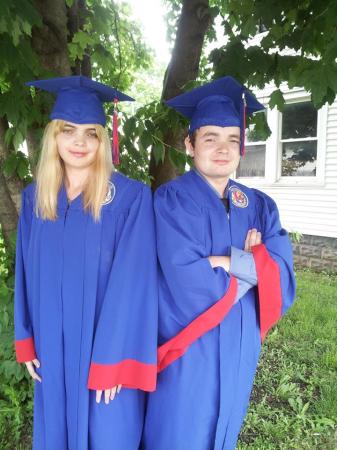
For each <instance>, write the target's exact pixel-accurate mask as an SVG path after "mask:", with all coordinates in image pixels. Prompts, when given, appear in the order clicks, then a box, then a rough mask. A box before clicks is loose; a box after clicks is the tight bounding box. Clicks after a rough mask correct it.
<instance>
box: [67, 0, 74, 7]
mask: <svg viewBox="0 0 337 450" xmlns="http://www.w3.org/2000/svg"><path fill="white" fill-rule="evenodd" d="M73 4H74V0H66V5H67V7H68V8H71V7H72V6H73Z"/></svg>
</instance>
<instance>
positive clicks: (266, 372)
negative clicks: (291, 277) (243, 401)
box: [237, 271, 337, 450]
mask: <svg viewBox="0 0 337 450" xmlns="http://www.w3.org/2000/svg"><path fill="white" fill-rule="evenodd" d="M297 283H298V289H297V300H296V302H295V304H294V306H293V307H292V308H291V310H290V311H289V312H288V313H287V315H286V316H285V317H284V318H283V320H282V321H281V322H280V324H279V325H278V326H277V327H276V328H275V329H274V330H273V331H272V332H271V333H270V335H269V336H268V338H267V339H266V342H265V343H264V345H263V349H262V354H261V359H260V364H259V368H258V372H257V376H256V379H255V385H254V389H253V393H252V398H251V404H250V408H249V411H248V415H247V417H246V421H245V425H244V427H243V429H242V431H241V435H240V439H239V443H238V447H237V449H238V450H248V449H249V450H313V449H317V450H337V275H336V274H335V275H331V274H330V275H329V274H324V273H321V274H317V273H313V272H310V271H300V272H298V273H297Z"/></svg>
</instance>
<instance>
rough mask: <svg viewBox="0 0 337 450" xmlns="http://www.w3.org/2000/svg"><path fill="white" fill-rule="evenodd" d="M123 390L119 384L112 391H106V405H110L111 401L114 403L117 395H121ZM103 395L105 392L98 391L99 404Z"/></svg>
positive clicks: (97, 399) (97, 400)
mask: <svg viewBox="0 0 337 450" xmlns="http://www.w3.org/2000/svg"><path fill="white" fill-rule="evenodd" d="M121 389H122V385H121V384H118V385H117V386H114V387H113V388H111V389H105V391H104V402H105V404H106V405H108V404H109V401H110V400H111V401H112V400H113V399H114V398H115V395H116V394H119V393H120V391H121ZM102 393H103V391H96V402H97V403H100V401H101V398H102Z"/></svg>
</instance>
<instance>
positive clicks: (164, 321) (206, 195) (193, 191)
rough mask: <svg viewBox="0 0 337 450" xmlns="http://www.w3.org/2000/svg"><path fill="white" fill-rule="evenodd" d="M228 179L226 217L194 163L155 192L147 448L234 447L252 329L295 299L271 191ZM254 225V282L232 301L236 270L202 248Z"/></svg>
mask: <svg viewBox="0 0 337 450" xmlns="http://www.w3.org/2000/svg"><path fill="white" fill-rule="evenodd" d="M229 183H230V186H229V202H230V215H229V218H228V216H227V213H226V210H225V208H224V205H223V204H222V203H221V201H220V200H219V198H218V197H217V196H216V194H215V193H214V191H213V190H212V188H211V187H210V186H209V185H208V184H207V183H206V182H205V181H204V180H203V179H202V178H201V177H200V176H199V175H197V174H196V172H194V171H191V172H188V173H186V174H185V175H183V176H181V177H179V178H177V179H176V180H174V181H171V182H169V183H167V184H165V185H163V186H161V187H160V188H159V189H158V190H157V192H156V195H155V215H156V228H157V248H158V256H159V261H160V273H159V283H160V284H159V339H160V347H159V351H158V365H159V371H160V373H159V375H158V384H157V390H156V392H154V393H151V394H150V395H149V400H148V406H147V416H146V422H145V428H144V435H143V448H144V449H146V450H172V449H174V450H189V449H193V450H211V449H215V450H220V449H226V450H233V449H234V448H235V445H236V441H237V437H238V434H239V431H240V427H241V425H242V422H243V419H244V416H245V413H246V410H247V407H248V403H249V396H250V392H251V389H252V385H253V379H254V374H255V371H256V366H257V362H258V357H259V353H260V346H261V338H263V337H264V335H265V333H266V332H267V331H268V329H269V328H270V327H271V326H272V325H273V324H274V323H275V322H276V321H277V320H278V318H279V317H280V316H281V315H282V314H284V312H285V311H286V310H287V308H288V307H289V306H290V305H291V303H292V302H293V299H294V292H295V281H294V275H293V269H292V251H291V244H290V242H289V239H288V236H287V233H286V232H285V231H284V230H283V229H282V228H281V225H280V222H279V215H278V211H277V207H276V205H275V203H274V201H273V200H272V199H271V198H270V197H268V196H267V195H265V194H263V193H262V192H260V191H258V190H255V189H249V188H247V187H245V186H243V185H241V184H238V183H236V182H234V181H232V180H230V181H229ZM254 227H255V228H257V229H258V230H260V231H261V232H262V238H263V244H261V245H259V246H256V248H254V252H253V255H254V259H255V265H256V269H257V277H258V287H257V288H255V287H254V288H252V289H249V290H248V292H247V293H246V294H245V295H244V296H243V297H242V298H241V299H240V300H239V301H238V302H237V303H235V299H236V294H237V289H236V287H237V283H236V280H235V279H234V278H233V277H231V276H230V275H229V274H228V273H227V272H226V271H225V270H223V269H222V268H220V267H218V268H215V269H212V267H211V265H210V263H209V261H208V259H207V257H208V256H210V255H230V248H231V246H234V247H236V248H238V249H243V248H244V242H245V238H246V235H247V232H248V229H250V228H254ZM220 304H222V306H220ZM216 317H217V320H216Z"/></svg>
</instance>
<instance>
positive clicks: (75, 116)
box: [26, 75, 134, 164]
mask: <svg viewBox="0 0 337 450" xmlns="http://www.w3.org/2000/svg"><path fill="white" fill-rule="evenodd" d="M26 85H27V86H34V87H37V88H40V89H43V90H44V91H48V92H51V93H53V94H56V101H55V103H54V106H53V109H52V111H51V113H50V116H49V117H50V119H61V120H66V121H69V122H73V123H77V124H86V123H92V124H100V125H103V126H105V125H106V116H105V112H104V109H103V105H102V103H104V102H114V104H115V105H116V103H117V102H118V101H134V99H133V98H131V97H129V96H128V95H125V94H123V93H122V92H119V91H118V90H117V89H115V88H112V87H110V86H107V85H105V84H102V83H99V82H98V81H94V80H91V79H90V78H88V77H85V76H83V75H79V76H71V77H60V78H50V79H48V80H35V81H29V82H27V83H26ZM113 122H114V123H113V136H114V139H113V156H114V163H115V164H118V163H119V155H118V134H117V128H116V127H117V111H116V108H114V119H113ZM116 141H117V142H116ZM116 153H117V154H116Z"/></svg>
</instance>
